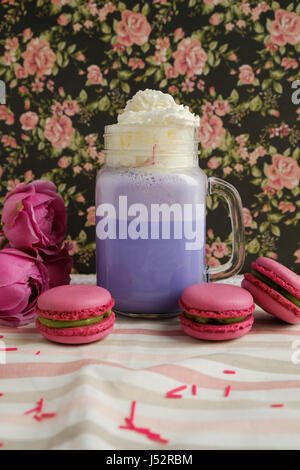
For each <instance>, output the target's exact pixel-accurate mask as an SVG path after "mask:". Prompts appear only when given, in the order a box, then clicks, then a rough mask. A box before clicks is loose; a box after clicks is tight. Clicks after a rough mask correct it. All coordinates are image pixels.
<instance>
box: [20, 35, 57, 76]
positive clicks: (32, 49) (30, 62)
mask: <svg viewBox="0 0 300 470" xmlns="http://www.w3.org/2000/svg"><path fill="white" fill-rule="evenodd" d="M22 57H23V59H24V69H25V71H26V72H27V73H28V74H29V75H34V74H36V76H37V77H43V76H44V75H50V73H51V71H52V68H53V65H54V63H55V60H56V55H55V54H54V52H53V50H52V49H51V47H50V45H49V42H48V41H46V40H45V39H39V38H35V39H32V40H31V41H30V42H29V43H28V44H27V47H26V51H25V52H24V53H23V54H22Z"/></svg>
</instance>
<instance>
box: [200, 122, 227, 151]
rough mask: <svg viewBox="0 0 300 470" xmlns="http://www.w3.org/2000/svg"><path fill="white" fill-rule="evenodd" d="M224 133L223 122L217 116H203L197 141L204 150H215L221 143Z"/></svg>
mask: <svg viewBox="0 0 300 470" xmlns="http://www.w3.org/2000/svg"><path fill="white" fill-rule="evenodd" d="M224 133H225V129H224V127H223V121H222V119H220V118H219V117H218V116H215V115H213V116H207V115H205V116H204V117H203V118H202V119H201V120H200V127H199V141H200V142H201V144H202V146H203V147H204V148H212V149H215V148H216V147H218V146H219V145H220V144H221V142H222V138H223V134H224Z"/></svg>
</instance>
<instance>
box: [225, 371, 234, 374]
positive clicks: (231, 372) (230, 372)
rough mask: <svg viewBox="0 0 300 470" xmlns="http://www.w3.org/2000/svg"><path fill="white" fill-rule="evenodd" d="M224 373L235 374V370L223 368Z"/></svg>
mask: <svg viewBox="0 0 300 470" xmlns="http://www.w3.org/2000/svg"><path fill="white" fill-rule="evenodd" d="M223 373H224V374H235V370H223Z"/></svg>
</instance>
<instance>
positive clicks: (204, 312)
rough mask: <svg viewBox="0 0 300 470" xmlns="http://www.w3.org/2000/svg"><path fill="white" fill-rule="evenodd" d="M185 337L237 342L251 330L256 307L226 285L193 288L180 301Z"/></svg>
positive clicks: (245, 293)
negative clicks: (186, 335) (233, 340)
mask: <svg viewBox="0 0 300 470" xmlns="http://www.w3.org/2000/svg"><path fill="white" fill-rule="evenodd" d="M179 305H180V307H181V308H182V309H183V310H184V311H183V313H181V315H180V321H181V327H182V329H183V331H184V332H185V333H187V334H188V335H190V336H193V337H194V338H198V339H203V340H213V341H219V340H227V339H234V338H239V337H240V336H243V335H245V334H246V333H248V331H249V330H250V329H251V327H252V324H253V321H254V317H253V315H252V313H253V311H254V308H255V305H254V302H253V298H252V295H251V294H250V293H249V292H248V291H246V290H245V289H242V288H241V287H237V286H232V285H229V284H221V283H211V284H194V285H192V286H190V287H187V288H186V289H185V290H184V291H183V293H182V296H181V299H180V301H179Z"/></svg>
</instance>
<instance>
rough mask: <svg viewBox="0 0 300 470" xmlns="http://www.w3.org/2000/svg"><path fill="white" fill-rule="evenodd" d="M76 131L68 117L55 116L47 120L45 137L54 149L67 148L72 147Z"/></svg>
mask: <svg viewBox="0 0 300 470" xmlns="http://www.w3.org/2000/svg"><path fill="white" fill-rule="evenodd" d="M73 133H74V129H73V126H72V121H71V119H70V118H69V117H68V116H53V117H52V118H47V119H46V125H45V131H44V135H45V137H46V139H48V140H49V141H50V142H51V143H52V145H53V147H60V148H66V147H68V145H70V143H71V140H72V136H73Z"/></svg>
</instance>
